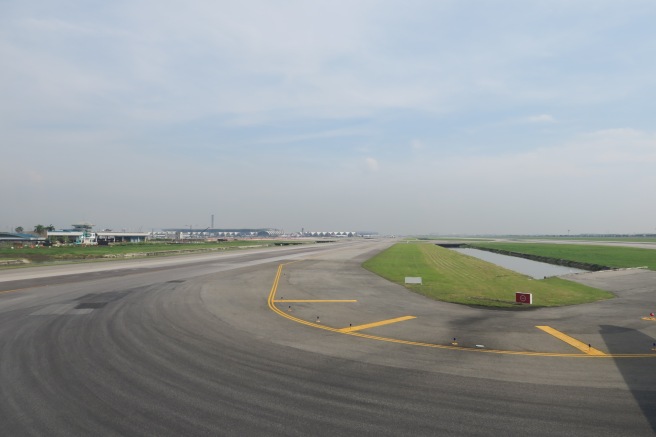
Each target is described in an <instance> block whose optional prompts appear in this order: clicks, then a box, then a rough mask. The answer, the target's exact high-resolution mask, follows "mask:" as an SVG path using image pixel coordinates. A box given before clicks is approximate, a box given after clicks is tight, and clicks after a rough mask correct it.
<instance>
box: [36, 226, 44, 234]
mask: <svg viewBox="0 0 656 437" xmlns="http://www.w3.org/2000/svg"><path fill="white" fill-rule="evenodd" d="M34 232H36V233H37V234H38V235H43V234H45V232H46V228H45V226H43V225H36V226H34Z"/></svg>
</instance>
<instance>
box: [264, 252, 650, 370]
mask: <svg viewBox="0 0 656 437" xmlns="http://www.w3.org/2000/svg"><path fill="white" fill-rule="evenodd" d="M302 261H303V260H298V261H291V262H289V263H287V264H293V263H297V262H302ZM287 264H280V265H279V266H278V271H277V272H276V276H275V278H274V280H273V285H272V286H271V291H270V292H269V297H268V299H267V303H268V305H269V309H271V311H273V312H274V313H276V314H278V315H279V316H281V317H284V318H286V319H288V320H291V321H293V322H296V323H300V324H302V325H306V326H311V327H313V328H316V329H323V330H324V331H330V332H335V333H338V334H343V335H352V336H354V337H360V338H367V339H370V340H376V341H385V342H388V343H396V344H405V345H411V346H420V347H428V348H434V349H450V350H458V351H463V352H478V353H488V354H503V355H522V356H533V357H564V358H656V354H655V353H650V354H604V355H590V354H587V353H586V354H580V353H576V354H574V353H571V354H568V353H565V354H564V353H556V352H528V351H508V350H499V349H478V348H469V347H462V346H453V345H446V344H437V343H424V342H420V341H409V340H401V339H398V338H389V337H379V336H375V335H370V334H365V333H363V332H357V331H354V332H342V330H341V329H338V328H332V327H330V326H326V325H322V324H320V323H313V322H309V321H307V320H303V319H300V318H298V317H294V316H292V315H291V314H288V313H286V312H284V311H283V310H281V309H280V308H278V307H277V306H276V305H275V296H276V292H277V290H278V283H279V282H280V276H281V275H282V269H283V267H284V266H285V265H287ZM586 347H587V345H586Z"/></svg>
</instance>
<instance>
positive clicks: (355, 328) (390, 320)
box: [339, 316, 416, 332]
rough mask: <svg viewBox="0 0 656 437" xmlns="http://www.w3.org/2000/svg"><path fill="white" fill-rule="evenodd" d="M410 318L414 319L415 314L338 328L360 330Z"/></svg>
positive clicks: (343, 330)
mask: <svg viewBox="0 0 656 437" xmlns="http://www.w3.org/2000/svg"><path fill="white" fill-rule="evenodd" d="M411 319H416V317H415V316H403V317H397V318H396V319H389V320H382V321H380V322H374V323H367V324H366V325H358V326H349V327H348V328H342V329H340V330H339V332H354V331H362V330H363V329H369V328H375V327H376V326H384V325H390V324H392V323H398V322H403V321H405V320H411Z"/></svg>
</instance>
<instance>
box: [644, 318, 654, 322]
mask: <svg viewBox="0 0 656 437" xmlns="http://www.w3.org/2000/svg"><path fill="white" fill-rule="evenodd" d="M642 320H651V321H654V322H656V317H643V318H642Z"/></svg>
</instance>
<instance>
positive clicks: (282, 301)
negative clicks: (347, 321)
mask: <svg viewBox="0 0 656 437" xmlns="http://www.w3.org/2000/svg"><path fill="white" fill-rule="evenodd" d="M273 302H274V303H286V302H291V303H295V302H296V303H299V302H300V303H307V302H310V303H314V302H318V303H343V302H346V303H349V302H357V300H356V299H274V300H273Z"/></svg>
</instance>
